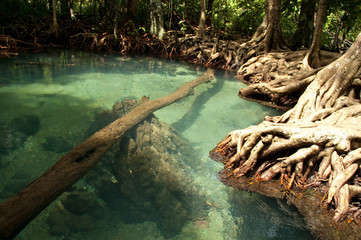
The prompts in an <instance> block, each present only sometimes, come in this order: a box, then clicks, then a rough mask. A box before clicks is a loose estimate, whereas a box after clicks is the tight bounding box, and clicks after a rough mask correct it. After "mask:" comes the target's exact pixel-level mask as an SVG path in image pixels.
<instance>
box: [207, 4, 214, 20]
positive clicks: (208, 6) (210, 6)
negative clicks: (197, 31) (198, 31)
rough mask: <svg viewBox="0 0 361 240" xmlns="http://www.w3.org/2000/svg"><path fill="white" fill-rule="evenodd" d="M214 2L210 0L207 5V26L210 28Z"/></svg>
mask: <svg viewBox="0 0 361 240" xmlns="http://www.w3.org/2000/svg"><path fill="white" fill-rule="evenodd" d="M213 2H214V0H208V3H207V15H206V25H207V26H208V27H211V26H212V19H213Z"/></svg>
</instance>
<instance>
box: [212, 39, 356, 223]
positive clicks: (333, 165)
mask: <svg viewBox="0 0 361 240" xmlns="http://www.w3.org/2000/svg"><path fill="white" fill-rule="evenodd" d="M360 51H361V34H360V35H359V37H358V38H357V40H356V42H355V43H354V45H353V46H352V47H351V48H350V49H349V50H348V52H347V53H346V54H345V55H343V56H342V57H340V58H339V59H338V60H336V61H334V62H332V63H330V64H329V65H327V66H326V67H324V68H323V69H322V70H320V71H318V70H315V71H313V72H310V73H309V75H310V76H307V75H305V77H306V78H308V77H312V78H313V79H312V81H311V83H304V85H307V88H306V89H305V91H304V92H303V94H302V96H301V97H300V99H299V100H298V102H297V104H296V105H295V107H294V108H292V109H291V110H289V111H287V112H286V113H285V114H283V115H282V116H280V117H273V118H272V117H267V118H266V119H265V121H263V122H262V123H260V124H259V125H258V126H251V127H249V128H246V129H244V130H235V131H233V132H231V133H230V134H229V135H228V136H227V137H226V138H225V139H224V140H223V141H221V142H220V143H219V144H218V145H217V147H216V151H217V152H219V153H221V154H222V155H223V156H224V157H225V160H224V163H225V168H227V169H231V170H232V175H234V176H236V177H240V176H244V175H246V176H252V177H254V178H255V179H256V180H257V181H261V182H262V181H270V180H271V179H280V181H281V183H282V184H283V185H284V186H285V188H286V189H288V190H290V189H291V188H292V187H296V188H299V189H306V188H308V187H311V186H313V187H318V189H320V190H325V191H326V192H327V195H326V197H325V198H324V200H323V201H325V203H326V204H328V206H332V207H334V208H335V214H334V220H336V221H338V220H340V219H344V218H345V217H346V216H348V217H349V218H350V219H357V221H361V220H360V218H359V217H360V214H361V208H360V204H359V202H360V200H361V195H360V190H359V189H360V188H361V184H360V183H359V182H360V181H361V178H360V177H361V176H360V175H359V174H360V160H361V127H360V125H359V122H360V120H361V104H360V101H359V99H360V87H359V82H360V81H359V76H360V71H361V58H360V54H359V52H360ZM255 64H256V63H255ZM316 73H317V74H316ZM302 74H305V73H302ZM313 74H314V76H313ZM290 85H291V86H292V85H297V84H296V83H294V82H292V83H291V84H290ZM257 86H258V87H254V86H252V87H253V89H258V90H259V89H264V91H268V92H270V93H273V94H278V93H281V92H282V91H281V90H280V89H281V87H278V88H277V87H275V86H272V85H271V84H269V83H265V84H263V85H261V84H258V85H257ZM261 86H262V87H261ZM287 87H288V86H286V85H284V88H287ZM277 89H278V90H279V91H278V92H277Z"/></svg>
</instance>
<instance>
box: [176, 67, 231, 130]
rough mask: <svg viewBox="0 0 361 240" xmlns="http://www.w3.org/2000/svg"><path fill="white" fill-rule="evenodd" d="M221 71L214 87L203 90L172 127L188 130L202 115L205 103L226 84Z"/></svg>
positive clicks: (216, 75) (217, 75)
mask: <svg viewBox="0 0 361 240" xmlns="http://www.w3.org/2000/svg"><path fill="white" fill-rule="evenodd" d="M220 75H221V73H220V72H219V71H217V72H216V74H215V77H216V82H215V83H213V84H212V87H209V88H208V89H207V90H206V91H204V92H202V93H201V94H200V95H199V96H197V98H196V99H195V101H194V102H193V103H192V105H191V107H190V108H189V110H188V112H187V113H186V114H185V115H183V117H182V118H180V119H179V120H178V121H177V122H174V123H172V127H174V128H175V129H177V130H178V131H180V132H184V131H186V130H187V129H188V128H189V127H191V126H192V125H193V124H194V122H196V120H197V119H198V117H199V116H200V114H199V113H200V112H201V111H202V109H203V108H204V104H205V103H206V102H207V101H208V100H209V99H210V98H211V97H212V96H214V95H215V94H217V93H219V92H221V91H222V88H223V85H224V81H225V79H224V78H221V77H220Z"/></svg>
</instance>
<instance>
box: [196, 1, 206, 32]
mask: <svg viewBox="0 0 361 240" xmlns="http://www.w3.org/2000/svg"><path fill="white" fill-rule="evenodd" d="M205 25H206V0H201V17H200V18H199V25H198V31H197V37H199V38H202V37H204V28H205Z"/></svg>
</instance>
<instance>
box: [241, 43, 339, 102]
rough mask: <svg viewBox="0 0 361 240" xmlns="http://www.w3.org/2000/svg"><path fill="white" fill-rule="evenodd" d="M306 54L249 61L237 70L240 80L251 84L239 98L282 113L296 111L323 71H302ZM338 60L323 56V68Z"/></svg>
mask: <svg viewBox="0 0 361 240" xmlns="http://www.w3.org/2000/svg"><path fill="white" fill-rule="evenodd" d="M306 53H307V51H305V50H302V51H296V52H281V53H268V54H264V55H260V56H256V57H253V58H251V59H249V60H248V61H247V62H246V63H245V64H244V65H242V66H241V68H240V69H239V70H238V74H237V78H238V79H240V80H241V81H244V82H245V83H247V84H250V85H249V86H248V87H246V88H243V89H241V90H240V91H239V96H240V97H242V98H245V99H248V100H254V101H258V102H260V103H262V104H264V105H268V106H272V107H277V108H281V109H287V108H290V107H293V106H294V105H295V103H296V102H297V100H298V98H299V97H300V96H301V95H302V93H303V92H304V90H305V89H306V87H307V86H308V85H309V84H310V83H311V82H312V81H313V80H314V79H315V76H316V74H317V72H319V71H320V70H321V69H322V67H321V68H318V69H315V70H312V71H308V70H303V59H304V57H305V55H306ZM338 57H339V54H336V53H328V52H325V51H322V52H321V59H322V60H323V62H322V64H323V66H325V65H327V64H329V63H330V62H332V61H334V60H335V59H337V58H338Z"/></svg>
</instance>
